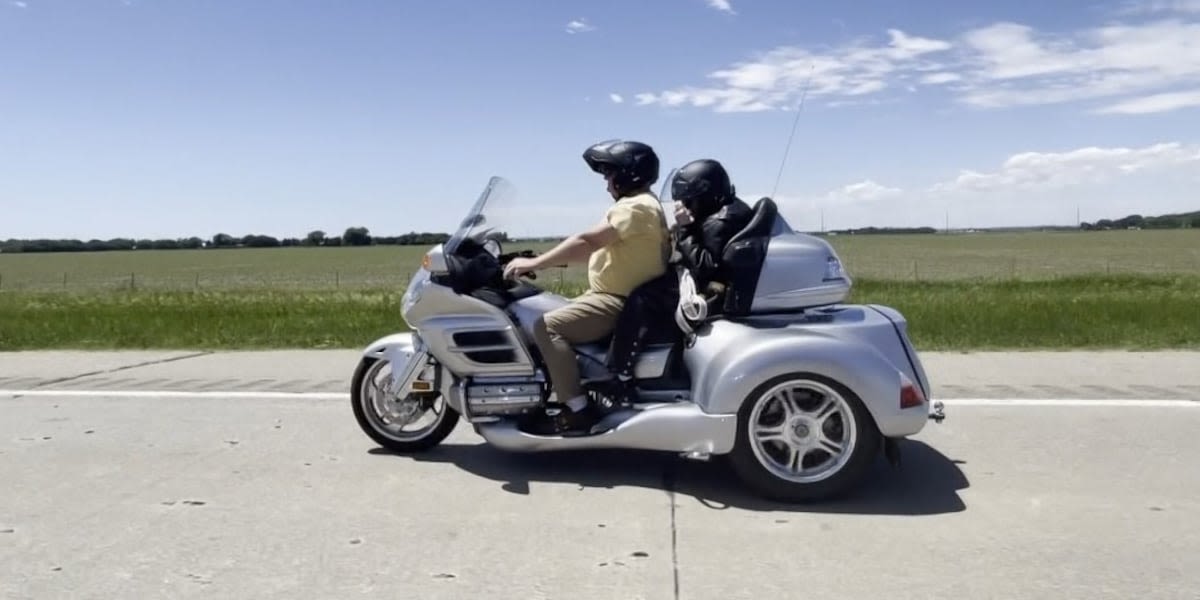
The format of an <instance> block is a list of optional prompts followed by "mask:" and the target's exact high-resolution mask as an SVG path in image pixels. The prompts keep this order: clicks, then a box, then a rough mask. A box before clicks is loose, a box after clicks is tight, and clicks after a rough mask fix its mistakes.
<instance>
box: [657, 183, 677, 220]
mask: <svg viewBox="0 0 1200 600" xmlns="http://www.w3.org/2000/svg"><path fill="white" fill-rule="evenodd" d="M677 172H679V169H671V172H670V173H667V176H666V177H665V178H663V180H662V187H661V188H659V190H658V203H659V204H661V205H662V211H663V216H664V217H666V218H667V228H668V229H670V228H671V227H674V226H675V199H674V198H672V197H671V180H672V179H675V173H677Z"/></svg>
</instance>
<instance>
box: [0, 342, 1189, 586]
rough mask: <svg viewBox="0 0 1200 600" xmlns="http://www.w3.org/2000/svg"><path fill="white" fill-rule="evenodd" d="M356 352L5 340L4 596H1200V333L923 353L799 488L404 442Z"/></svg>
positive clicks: (621, 462)
mask: <svg viewBox="0 0 1200 600" xmlns="http://www.w3.org/2000/svg"><path fill="white" fill-rule="evenodd" d="M355 359H356V355H355V353H354V352H344V351H330V352H263V353H258V352H254V353H220V354H208V353H196V352H126V353H70V352H38V353H15V354H13V353H9V354H5V353H0V390H2V391H0V407H2V408H0V481H2V482H3V486H0V598H6V599H7V598H38V599H41V598H255V599H265V598H287V599H289V600H293V599H297V598H338V599H342V598H359V597H362V598H422V599H425V598H514V599H518V598H519V599H525V598H580V599H610V598H646V599H658V598H663V599H673V598H689V599H690V598H713V599H727V598H889V599H900V598H955V599H963V598H1035V597H1037V598H1056V599H1057V598H1085V599H1088V600H1094V599H1099V598H1114V599H1115V598H1120V599H1125V598H1135V597H1136V598H1139V599H1146V598H1179V599H1190V600H1194V599H1196V598H1200V468H1197V463H1198V462H1200V460H1198V459H1200V354H1197V353H1153V354H1136V353H1111V354H1110V353H1098V354H1084V353H1045V354H1016V355H1010V354H945V355H942V354H928V355H927V356H926V361H927V367H928V369H929V374H930V377H931V378H932V379H933V380H934V382H935V391H936V392H937V393H936V395H937V396H938V397H941V398H945V399H947V404H948V408H947V412H948V418H947V420H946V422H945V423H943V424H941V425H940V426H937V425H933V424H931V425H930V426H929V427H928V428H927V429H926V430H925V432H923V433H922V434H921V435H919V436H917V437H916V438H915V439H913V440H910V441H909V442H908V443H906V444H905V445H904V452H905V455H904V458H905V463H904V469H903V470H901V471H893V470H890V469H889V468H888V467H887V466H886V465H884V464H883V463H882V462H880V463H879V464H878V465H877V467H876V470H875V472H874V479H873V480H872V481H871V482H870V483H869V484H868V485H867V486H866V487H865V488H864V489H863V490H861V492H860V493H859V495H857V496H856V497H855V498H853V499H849V500H845V501H842V502H838V503H830V504H824V505H814V506H802V507H795V506H783V505H775V504H771V503H767V502H763V501H760V500H757V499H755V498H754V497H751V496H748V495H746V494H745V493H743V492H741V491H740V490H739V489H738V487H737V485H736V481H735V480H734V479H733V478H732V476H731V475H730V474H729V473H728V471H727V470H726V469H725V468H724V466H723V465H721V464H720V463H716V462H714V463H695V462H688V461H684V460H681V459H677V458H676V457H674V456H671V455H655V454H647V453H629V452H603V453H601V452H587V453H579V454H550V455H542V456H526V455H508V454H503V453H500V452H498V451H495V450H493V449H490V448H488V447H486V446H483V445H481V444H480V443H479V439H478V438H477V437H475V436H474V434H473V433H471V431H470V428H469V427H467V426H465V425H460V427H459V429H458V430H456V432H455V433H454V434H453V435H452V436H451V438H450V439H449V440H447V442H446V443H445V444H444V445H443V446H442V447H440V448H439V449H437V450H435V451H433V452H431V453H429V454H427V455H424V456H416V457H399V456H394V455H389V454H386V453H383V452H381V451H379V449H378V448H377V447H376V445H375V444H374V443H372V442H371V441H370V440H369V439H368V438H367V437H366V436H364V435H363V434H362V433H361V432H360V431H359V430H358V428H357V425H356V424H355V422H354V419H353V417H352V415H351V414H350V410H349V406H348V404H347V402H346V401H345V400H344V396H345V393H346V384H347V381H348V378H349V374H350V371H351V370H352V369H353V366H354V362H355ZM198 392H199V393H198ZM1083 399H1092V400H1111V401H1110V402H1100V401H1092V402H1073V401H1074V400H1083ZM1030 400H1037V402H1031V401H1030Z"/></svg>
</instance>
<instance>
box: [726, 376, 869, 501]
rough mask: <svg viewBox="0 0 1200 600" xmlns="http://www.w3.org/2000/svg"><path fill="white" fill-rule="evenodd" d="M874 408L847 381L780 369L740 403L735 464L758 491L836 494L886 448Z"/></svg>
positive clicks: (787, 497)
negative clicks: (784, 372)
mask: <svg viewBox="0 0 1200 600" xmlns="http://www.w3.org/2000/svg"><path fill="white" fill-rule="evenodd" d="M879 444H880V439H879V431H878V429H877V428H876V426H875V422H874V420H872V418H871V414H870V413H869V412H868V411H867V409H866V406H865V405H864V404H863V403H862V400H860V399H859V398H858V397H857V396H856V395H854V393H853V392H851V391H850V390H849V389H847V388H846V387H845V386H844V385H841V384H840V383H838V382H836V381H833V380H832V379H829V378H827V377H822V376H820V375H815V374H809V373H799V374H791V375H784V376H781V377H776V378H774V379H772V380H770V381H768V382H766V383H764V384H763V385H761V386H759V387H758V388H756V389H755V390H754V392H752V393H751V394H750V397H749V398H747V399H746V401H745V402H744V403H743V405H742V408H741V409H740V410H739V411H738V430H737V441H736V443H735V445H734V449H733V452H732V453H731V454H730V457H729V458H730V463H731V464H732V466H733V469H734V471H735V472H736V473H737V474H738V476H739V477H741V478H742V480H743V481H745V482H746V483H747V484H748V485H749V486H750V487H751V488H752V489H754V491H755V492H757V493H758V494H760V495H762V496H764V497H766V498H769V499H772V500H779V501H783V502H805V501H813V500H824V499H831V498H834V497H837V496H840V495H843V494H845V493H847V492H849V491H850V490H851V489H852V488H853V487H854V486H856V485H857V484H858V483H859V482H860V481H861V480H862V478H863V477H864V476H865V475H866V472H867V470H868V469H869V468H870V466H871V462H872V460H874V458H875V455H876V453H877V452H878V451H879Z"/></svg>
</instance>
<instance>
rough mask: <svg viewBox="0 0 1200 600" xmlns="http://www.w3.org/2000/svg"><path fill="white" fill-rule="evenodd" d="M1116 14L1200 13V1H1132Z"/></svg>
mask: <svg viewBox="0 0 1200 600" xmlns="http://www.w3.org/2000/svg"><path fill="white" fill-rule="evenodd" d="M1116 12H1117V14H1119V15H1142V14H1156V13H1200V0H1132V1H1130V2H1126V3H1124V4H1123V5H1122V6H1121V8H1119V9H1118V10H1117V11H1116Z"/></svg>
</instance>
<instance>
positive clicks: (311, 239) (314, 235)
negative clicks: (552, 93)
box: [304, 229, 325, 246]
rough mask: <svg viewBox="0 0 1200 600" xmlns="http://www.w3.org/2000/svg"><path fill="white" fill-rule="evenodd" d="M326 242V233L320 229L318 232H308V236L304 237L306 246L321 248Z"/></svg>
mask: <svg viewBox="0 0 1200 600" xmlns="http://www.w3.org/2000/svg"><path fill="white" fill-rule="evenodd" d="M324 242H325V232H324V231H321V230H320V229H318V230H316V231H310V232H308V235H307V236H305V237H304V245H305V246H320V245H321V244H322V243H324Z"/></svg>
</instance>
